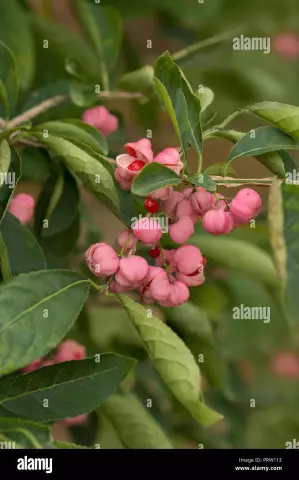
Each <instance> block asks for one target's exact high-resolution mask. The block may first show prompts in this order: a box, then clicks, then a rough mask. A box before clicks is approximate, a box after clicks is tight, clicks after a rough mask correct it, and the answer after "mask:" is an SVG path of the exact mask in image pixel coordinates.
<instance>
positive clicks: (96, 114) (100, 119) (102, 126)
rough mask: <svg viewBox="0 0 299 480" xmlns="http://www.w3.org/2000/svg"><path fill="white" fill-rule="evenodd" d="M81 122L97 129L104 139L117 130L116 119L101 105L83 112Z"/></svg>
mask: <svg viewBox="0 0 299 480" xmlns="http://www.w3.org/2000/svg"><path fill="white" fill-rule="evenodd" d="M82 120H83V122H85V123H87V124H89V125H91V126H92V127H94V128H97V129H98V130H99V131H100V132H101V133H102V135H103V136H104V137H107V136H108V135H109V134H110V133H113V132H115V130H117V129H118V118H117V117H116V116H115V115H112V114H111V113H110V112H109V110H107V108H106V107H104V106H102V105H100V106H96V107H92V108H88V109H87V110H85V112H84V113H83V117H82Z"/></svg>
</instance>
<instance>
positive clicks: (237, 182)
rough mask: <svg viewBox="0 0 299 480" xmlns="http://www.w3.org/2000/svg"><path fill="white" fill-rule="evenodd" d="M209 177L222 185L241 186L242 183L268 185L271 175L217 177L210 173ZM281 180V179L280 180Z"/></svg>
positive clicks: (270, 182) (270, 181)
mask: <svg viewBox="0 0 299 480" xmlns="http://www.w3.org/2000/svg"><path fill="white" fill-rule="evenodd" d="M210 178H211V179H212V180H213V181H214V182H215V183H217V185H222V186H224V187H241V186H243V185H255V186H260V187H269V186H270V185H271V184H272V180H273V178H272V177H268V178H232V177H219V176H213V175H211V176H210ZM281 182H283V180H281Z"/></svg>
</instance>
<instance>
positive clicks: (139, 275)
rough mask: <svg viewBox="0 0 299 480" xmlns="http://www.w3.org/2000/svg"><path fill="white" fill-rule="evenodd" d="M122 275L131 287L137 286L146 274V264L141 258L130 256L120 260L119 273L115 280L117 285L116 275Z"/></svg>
mask: <svg viewBox="0 0 299 480" xmlns="http://www.w3.org/2000/svg"><path fill="white" fill-rule="evenodd" d="M119 274H120V275H122V276H123V277H124V278H125V279H126V280H127V281H128V282H129V283H130V284H131V285H137V286H138V285H139V284H140V283H141V282H143V281H144V280H145V278H146V276H147V274H148V263H147V261H146V260H145V259H144V258H143V257H139V256H138V255H131V256H130V257H126V258H122V259H121V260H120V262H119V271H118V272H117V274H116V276H115V279H116V281H117V282H118V283H120V282H119V279H118V278H119V277H118V275H119ZM120 284H121V283H120Z"/></svg>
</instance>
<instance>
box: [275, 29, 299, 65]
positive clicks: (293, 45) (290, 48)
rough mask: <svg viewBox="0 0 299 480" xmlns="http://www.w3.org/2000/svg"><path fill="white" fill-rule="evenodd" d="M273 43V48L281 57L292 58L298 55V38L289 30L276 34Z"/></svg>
mask: <svg viewBox="0 0 299 480" xmlns="http://www.w3.org/2000/svg"><path fill="white" fill-rule="evenodd" d="M273 44H274V50H275V51H276V52H277V53H278V54H280V55H281V56H282V57H285V58H289V59H294V58H297V57H298V56H299V39H298V37H297V36H296V35H294V34H293V33H291V32H285V33H280V34H278V35H277V36H276V37H274V41H273Z"/></svg>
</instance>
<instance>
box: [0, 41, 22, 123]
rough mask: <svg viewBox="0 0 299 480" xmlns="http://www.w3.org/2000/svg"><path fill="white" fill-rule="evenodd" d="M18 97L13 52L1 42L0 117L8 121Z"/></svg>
mask: <svg viewBox="0 0 299 480" xmlns="http://www.w3.org/2000/svg"><path fill="white" fill-rule="evenodd" d="M17 97H18V75H17V67H16V62H15V58H14V56H13V54H12V52H11V50H10V49H9V48H8V47H7V46H6V45H5V44H4V43H2V42H0V116H1V117H4V118H5V119H8V118H9V116H10V113H11V112H12V110H13V109H14V107H15V104H16V101H17Z"/></svg>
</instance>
